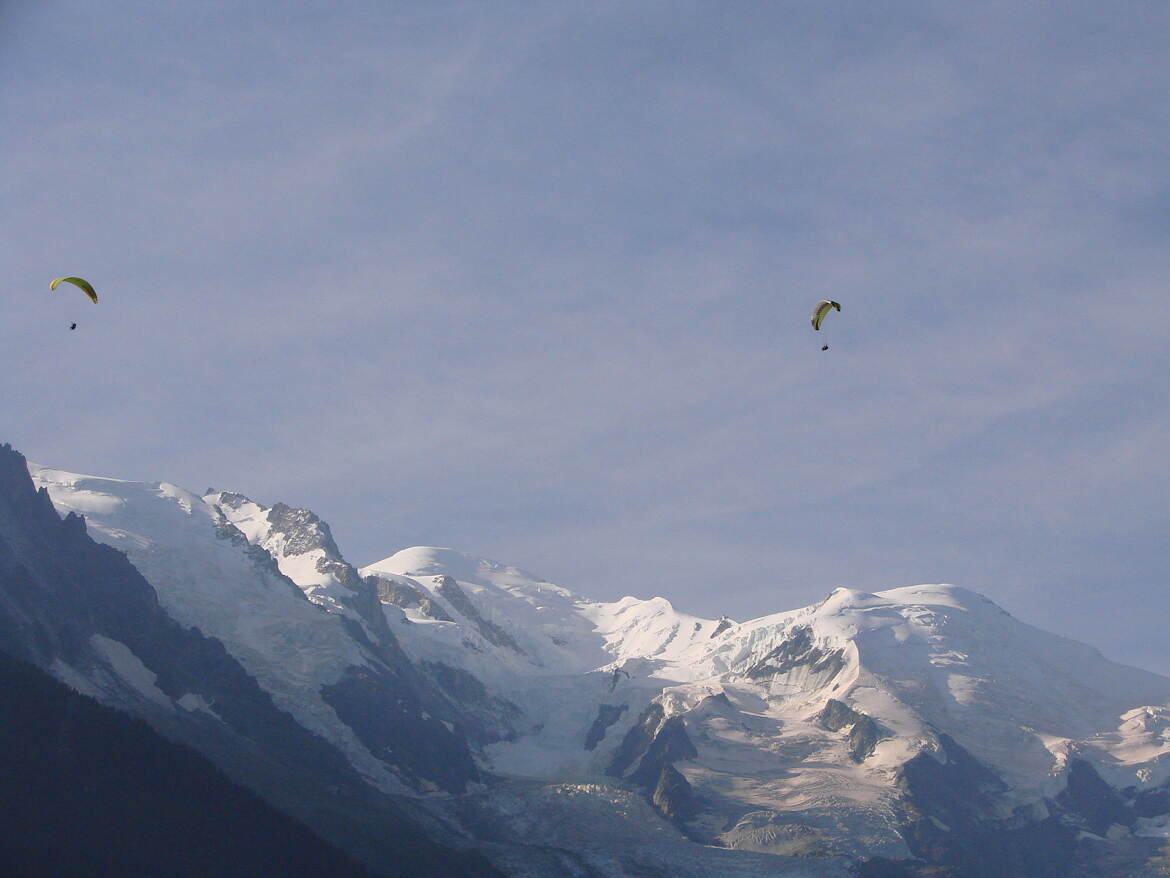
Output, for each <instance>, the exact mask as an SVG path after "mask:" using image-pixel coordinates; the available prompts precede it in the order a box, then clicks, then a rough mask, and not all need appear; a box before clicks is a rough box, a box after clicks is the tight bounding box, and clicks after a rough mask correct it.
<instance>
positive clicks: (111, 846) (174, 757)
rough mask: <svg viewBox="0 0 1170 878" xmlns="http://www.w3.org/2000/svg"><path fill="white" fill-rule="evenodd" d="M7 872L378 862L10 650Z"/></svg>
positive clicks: (252, 871) (349, 871)
mask: <svg viewBox="0 0 1170 878" xmlns="http://www.w3.org/2000/svg"><path fill="white" fill-rule="evenodd" d="M0 874H3V875H5V876H12V878H16V876H30V878H31V876H60V875H91V876H102V875H119V876H121V875H144V874H149V875H153V876H160V878H162V876H174V878H186V876H206V875H217V876H236V875H238V876H241V878H242V876H255V875H269V876H285V875H287V876H294V875H298V876H299V875H327V876H338V878H342V876H364V878H369V876H370V875H371V874H372V873H370V872H369V871H367V870H366V869H365V868H364V867H363V866H360V865H359V864H358V863H356V862H355V861H354V860H352V859H350V858H349V857H347V856H346V855H345V854H343V853H341V852H340V851H339V850H337V849H336V848H333V847H331V846H330V845H328V844H326V843H325V842H324V841H322V840H321V839H320V838H318V837H317V836H316V835H314V834H313V833H311V832H310V831H309V830H308V829H307V828H305V827H304V826H303V825H302V824H300V823H298V822H296V821H295V820H293V819H292V818H290V817H287V816H286V815H284V814H282V813H280V812H279V811H276V810H275V809H274V808H272V807H271V806H270V805H268V804H267V803H266V802H264V801H263V800H262V799H260V798H259V797H258V796H256V795H254V794H253V793H250V792H248V791H247V790H245V789H243V788H242V787H240V786H237V785H236V784H234V783H232V782H231V781H230V780H228V778H227V777H226V776H224V775H223V774H222V773H221V772H220V771H219V770H218V769H217V768H216V767H215V766H214V765H212V764H211V763H210V762H208V761H207V760H206V759H204V758H203V757H202V756H200V755H199V754H198V753H196V752H195V751H193V750H190V749H189V748H187V747H183V746H180V745H178V744H173V743H171V742H170V741H167V740H166V739H165V738H163V737H162V736H160V735H159V734H158V733H156V732H155V731H153V730H152V729H151V728H150V727H149V726H147V725H146V724H145V723H143V722H141V721H139V720H135V719H133V718H131V717H129V716H126V715H125V714H122V713H119V712H118V711H115V710H112V709H110V708H107V707H103V706H102V705H100V704H98V703H97V702H96V701H94V700H93V699H91V698H88V697H86V696H84V695H79V694H77V693H75V692H73V691H72V690H70V689H69V688H67V687H66V686H64V685H63V684H61V683H59V682H57V681H56V680H54V679H53V678H52V677H50V676H49V675H48V674H46V673H44V672H43V671H41V670H39V669H37V668H35V667H33V666H32V665H28V664H26V663H24V662H20V661H17V660H16V659H13V658H11V657H9V656H8V655H6V654H4V653H0Z"/></svg>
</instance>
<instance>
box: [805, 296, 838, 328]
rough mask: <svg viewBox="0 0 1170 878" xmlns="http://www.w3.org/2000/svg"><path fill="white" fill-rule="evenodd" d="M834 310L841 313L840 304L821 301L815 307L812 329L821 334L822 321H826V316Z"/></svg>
mask: <svg viewBox="0 0 1170 878" xmlns="http://www.w3.org/2000/svg"><path fill="white" fill-rule="evenodd" d="M834 308H836V309H837V310H838V311H840V310H841V305H840V304H839V303H838V302H830V301H829V300H828V299H821V300H820V301H819V302H817V304H816V305H815V306H814V307H813V312H812V327H813V329H815V330H817V331H818V332H819V331H820V328H821V321H822V320H824V319H825V315H826V314H828V313H829V312H830V311H832V310H833V309H834Z"/></svg>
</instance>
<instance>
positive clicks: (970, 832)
mask: <svg viewBox="0 0 1170 878" xmlns="http://www.w3.org/2000/svg"><path fill="white" fill-rule="evenodd" d="M29 471H30V473H31V475H32V478H33V480H34V482H35V483H36V484H37V485H38V486H39V487H41V488H43V489H45V490H46V491H47V493H48V495H49V497H51V499H52V502H53V504H54V505H55V506H56V508H57V510H58V511H59V512H60V513H62V514H65V513H69V512H73V513H77V514H79V515H82V516H84V517H85V520H86V524H87V527H88V530H89V533H90V535H91V536H92V537H93V538H94V539H96V540H99V541H101V542H105V543H107V544H109V545H111V546H114V547H115V548H118V549H120V550H122V551H124V552H125V553H126V555H127V557H128V558H129V560H130V561H131V562H132V563H133V564H134V566H135V567H136V568H137V569H138V570H139V571H141V573H142V575H143V576H144V577H145V578H146V580H147V581H149V582H150V584H151V585H152V586H153V587H154V589H155V591H156V592H157V594H158V601H159V604H160V606H161V607H162V608H163V609H164V610H165V611H166V612H167V613H169V614H170V615H171V616H172V617H173V618H174V619H176V620H178V622H179V623H181V624H182V625H184V626H190V627H195V628H198V629H199V631H201V632H202V633H203V634H205V635H207V636H209V637H213V638H215V639H217V640H219V641H220V642H221V643H222V644H223V645H224V647H225V648H226V650H227V651H228V653H230V654H231V655H232V656H233V657H234V658H235V659H236V660H238V662H239V663H240V665H241V666H242V667H243V668H244V669H245V670H246V671H247V672H248V674H250V675H251V676H252V677H253V678H254V679H255V680H256V681H257V683H258V684H259V685H260V687H261V688H262V689H263V690H264V691H265V692H266V693H268V695H269V696H270V697H271V699H272V701H273V702H274V703H275V704H276V705H277V706H278V707H280V708H281V709H282V710H284V711H286V712H287V713H288V714H289V715H291V716H292V717H293V718H294V719H295V720H296V721H297V723H299V724H300V725H301V726H302V727H303V728H305V729H307V730H309V731H311V732H312V733H314V734H315V735H317V736H319V737H320V738H322V739H323V740H325V741H327V742H328V743H329V744H330V745H331V746H332V747H333V748H335V749H336V750H337V751H338V752H340V753H341V754H343V755H344V758H345V759H346V760H347V761H348V763H349V764H350V766H352V768H353V769H354V770H355V771H356V772H357V773H358V774H360V775H361V776H362V777H364V778H365V779H366V780H367V782H368V783H370V784H371V785H373V786H374V787H376V788H378V789H379V790H381V791H383V792H385V793H388V794H396V795H407V796H411V797H414V798H415V799H416V800H417V802H418V803H419V804H418V807H419V808H420V809H422V810H420V812H419V813H420V814H429V815H433V817H434V819H435V821H436V822H435V827H436V828H435V830H434V831H435V832H436V833H437V834H443V833H446V834H447V835H448V836H449V837H455V836H458V837H459V838H460V839H462V840H463V842H462V843H468V844H470V843H474V844H476V845H478V846H479V847H480V848H481V849H482V850H484V851H485V852H486V853H487V854H488V856H489V857H491V858H492V859H493V860H494V861H495V863H496V865H497V866H499V867H500V868H501V869H502V870H503V871H505V872H508V873H510V874H515V875H542V876H544V875H558V874H564V875H633V874H639V875H641V874H663V875H714V874H720V875H802V874H807V875H835V874H841V875H844V874H846V873H847V870H848V869H849V868H851V866H852V865H853V864H856V863H858V862H861V861H865V860H868V861H869V862H870V865H869V866H868V867H865V868H871V869H877V868H879V866H880V868H891V869H901V870H903V871H901V872H898V871H893V872H885V873H881V874H918V872H916V871H915V870H917V869H919V868H921V869H926V868H928V866H927V865H923V864H931V863H933V864H936V865H938V867H939V868H949V869H952V870H955V871H953V872H951V873H950V874H955V875H972V876H973V875H997V876H999V875H1003V876H1008V875H1021V876H1024V875H1027V876H1032V875H1037V876H1039V875H1064V874H1069V875H1071V874H1076V872H1075V871H1074V870H1075V869H1079V868H1085V869H1092V868H1097V867H1098V866H1099V864H1100V863H1101V862H1104V859H1103V858H1111V859H1109V862H1112V863H1124V864H1126V865H1125V868H1127V869H1129V870H1130V871H1127V872H1118V873H1117V874H1133V875H1141V874H1146V873H1145V872H1142V871H1139V870H1142V869H1153V868H1154V866H1152V865H1149V864H1150V863H1153V862H1155V860H1156V858H1157V856H1160V854H1159V850H1160V849H1161V847H1162V846H1164V845H1166V844H1167V840H1168V839H1170V828H1168V826H1170V755H1168V754H1170V679H1167V678H1164V677H1160V676H1158V675H1155V674H1151V673H1147V672H1145V671H1141V670H1138V669H1135V668H1129V667H1124V666H1121V665H1117V664H1115V663H1113V662H1110V661H1108V660H1107V659H1105V658H1104V657H1102V656H1101V655H1100V654H1099V653H1098V652H1097V651H1096V650H1094V649H1092V648H1090V647H1087V646H1084V645H1082V644H1079V643H1076V642H1073V641H1070V640H1067V639H1065V638H1061V637H1057V636H1054V635H1051V634H1048V633H1045V632H1043V631H1041V630H1039V629H1037V628H1034V627H1032V626H1029V625H1027V624H1025V623H1023V622H1020V621H1019V620H1017V619H1015V618H1013V617H1012V616H1010V615H1009V614H1008V613H1006V612H1005V611H1003V610H1002V609H1000V608H999V607H997V606H996V605H995V604H994V603H992V602H991V601H989V600H987V599H986V598H984V597H982V596H981V595H979V594H977V593H975V592H972V591H969V590H967V589H963V588H960V587H957V586H952V585H917V586H908V587H905V588H897V589H892V590H890V591H885V592H881V593H878V594H868V593H864V592H857V591H851V590H848V589H837V590H836V591H834V592H833V593H831V594H830V595H828V596H827V597H826V598H825V599H824V600H823V601H821V602H820V603H818V604H817V605H815V606H811V607H806V608H803V609H799V610H794V611H790V612H784V613H778V614H776V615H772V616H766V617H763V618H760V619H754V620H750V621H744V622H736V621H733V620H731V619H727V618H723V619H702V618H698V617H695V616H691V615H688V614H686V613H683V612H680V611H678V610H676V609H675V608H674V607H673V606H672V605H671V604H670V602H669V601H668V600H666V599H665V598H662V597H653V598H650V599H639V598H634V597H626V598H623V599H621V600H619V601H614V602H599V601H593V600H589V599H588V598H585V597H583V596H580V595H577V594H575V593H573V592H571V591H569V590H568V589H565V588H563V587H560V586H558V585H554V584H553V583H549V582H546V581H544V580H542V579H540V578H539V577H537V576H534V575H532V574H529V573H526V572H525V571H523V570H521V569H519V568H517V567H513V566H508V565H504V564H499V563H496V562H492V561H487V560H482V559H476V558H472V557H470V556H468V555H465V554H462V553H460V552H458V551H455V550H452V549H444V548H427V547H415V548H408V549H403V550H401V551H398V552H396V553H394V554H392V555H390V556H389V557H387V558H385V559H384V560H382V561H379V562H377V563H374V564H371V565H369V566H367V567H364V568H361V569H360V570H359V569H355V568H354V567H352V566H351V565H350V564H349V563H348V562H347V561H346V560H345V559H344V558H343V557H342V556H341V553H340V551H339V550H338V548H337V545H336V543H335V542H334V540H333V537H332V535H331V534H330V532H329V528H328V526H327V525H326V524H325V523H324V522H322V521H321V520H320V519H319V518H317V516H315V515H313V514H312V513H311V512H309V511H308V510H302V509H292V508H289V507H287V506H283V505H281V504H276V505H274V506H271V507H268V506H265V505H263V504H260V503H257V502H255V501H253V500H250V499H248V498H246V497H243V496H242V495H239V494H233V493H225V492H209V493H207V494H204V495H196V494H193V493H191V492H188V491H185V490H183V489H181V488H177V487H176V486H173V485H168V484H166V483H155V484H148V483H136V482H125V481H119V480H115V479H107V478H99V477H95V476H83V475H78V474H74V473H69V472H65V471H62V470H56V469H49V468H45V467H40V466H35V465H31V464H30V466H29ZM108 648H109V649H110V650H112V651H113V652H115V653H117V654H118V655H119V656H120V658H119V659H118V660H117V661H115V660H114V659H111V664H112V665H113V666H114V667H115V668H118V667H120V668H122V669H123V670H124V671H125V678H126V682H125V685H129V686H139V687H142V686H145V685H146V683H145V682H144V680H145V678H144V676H143V675H142V673H141V672H140V671H136V672H135V671H132V668H137V665H136V664H135V658H136V657H135V656H134V655H133V654H131V655H129V656H126V655H123V653H122V651H121V649H122V648H121V647H119V646H111V647H108ZM119 662H120V663H121V664H119ZM139 664H141V662H139ZM59 671H60V673H59V675H60V676H62V677H63V678H65V679H69V680H70V682H73V683H74V684H75V685H77V686H78V687H81V688H83V687H85V686H87V685H89V686H90V688H95V687H94V686H93V685H92V683H90V682H88V681H87V678H86V676H85V673H84V670H78V669H66V668H65V667H64V666H62V667H61V668H60V669H59ZM104 672H105V673H106V674H109V672H110V671H109V668H108V667H107V669H106V670H105V671H104ZM97 688H100V687H97ZM887 860H889V861H898V863H899V865H896V866H894V865H890V864H889V863H887V862H886V861H887ZM932 868H933V867H932ZM871 874H879V873H878V872H877V871H874V872H872V873H871ZM922 874H926V872H922ZM931 874H939V873H937V872H936V873H931ZM941 874H947V873H945V872H943V873H941ZM1087 874H1088V873H1087ZM1097 874H1109V873H1103V872H1097ZM1148 874H1151V875H1153V874H1156V873H1155V872H1153V871H1150V872H1149V873H1148Z"/></svg>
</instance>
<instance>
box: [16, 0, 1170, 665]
mask: <svg viewBox="0 0 1170 878" xmlns="http://www.w3.org/2000/svg"><path fill="white" fill-rule="evenodd" d="M9 21H10V24H11V27H8V28H6V29H5V30H6V32H7V35H6V36H5V43H4V48H5V52H4V57H3V59H0V70H2V72H3V77H2V78H0V82H2V84H0V112H3V114H4V117H5V119H11V120H17V124H9V125H6V126H5V127H4V130H3V131H0V151H2V152H3V158H4V163H5V168H6V173H5V175H3V179H0V197H2V198H3V200H4V203H5V206H6V210H5V211H4V212H3V214H2V215H0V235H2V236H3V239H4V240H5V242H6V246H7V248H8V249H7V252H6V259H5V266H6V268H5V276H4V277H3V278H2V279H0V281H2V283H3V297H4V298H3V301H4V304H5V317H4V321H3V324H2V325H0V369H2V371H3V373H4V375H5V376H6V382H7V384H6V388H5V390H6V392H5V394H4V395H3V401H2V402H0V424H3V426H4V428H5V431H4V435H3V436H0V439H3V440H5V441H11V442H13V443H15V444H16V445H17V447H19V448H21V450H23V451H25V452H26V453H27V454H29V455H30V456H31V457H33V458H34V459H37V460H40V461H41V462H44V463H46V464H50V465H54V466H63V467H70V468H75V469H80V470H88V471H91V472H97V473H101V474H106V475H112V476H120V477H126V478H140V479H167V480H170V481H176V482H180V483H183V484H185V485H187V486H188V487H191V488H193V489H196V490H199V489H202V488H203V487H204V486H205V485H206V484H207V483H209V482H210V483H212V484H214V485H215V486H216V487H219V488H225V489H227V488H230V489H235V490H241V491H244V492H245V493H249V494H252V495H254V496H256V497H257V499H260V500H263V501H266V502H275V501H278V500H279V501H284V502H289V503H298V504H304V505H308V506H311V507H312V508H314V509H315V510H316V511H317V512H319V513H320V514H321V515H323V516H324V517H325V518H326V519H327V520H329V521H330V523H331V524H332V526H333V530H334V533H335V534H336V536H337V538H338V540H339V542H340V543H341V545H342V548H343V549H344V550H345V551H346V553H347V554H348V555H349V556H350V557H351V558H352V560H354V561H355V562H357V563H368V562H370V561H372V560H374V559H376V558H379V557H382V556H384V555H387V554H390V553H391V552H392V551H394V550H396V549H398V548H401V547H402V546H405V545H410V544H414V543H420V542H422V543H441V544H446V545H453V546H456V547H459V548H461V549H464V550H466V551H471V552H479V553H483V554H487V555H491V556H495V557H500V558H502V559H503V560H507V561H511V562H515V563H519V564H521V565H523V566H525V567H528V568H531V569H535V570H537V572H539V573H540V574H542V575H545V576H548V577H550V578H555V579H559V580H561V581H564V582H565V583H566V584H567V585H570V586H572V587H574V588H577V589H579V590H580V591H582V592H584V593H587V594H592V595H596V596H598V597H615V596H618V595H620V594H623V593H627V592H632V593H636V594H649V593H659V594H663V595H665V596H667V597H669V598H670V599H671V600H673V601H674V602H675V603H676V604H677V605H679V606H680V607H683V608H685V609H687V610H690V611H693V612H697V613H701V614H707V615H717V614H719V613H722V612H728V613H731V614H733V615H737V616H739V617H745V616H749V615H758V614H763V613H767V612H772V611H775V610H778V609H783V608H787V607H792V606H796V605H799V604H802V603H807V602H811V601H814V600H817V599H819V598H820V597H822V596H823V593H824V592H825V591H826V590H827V589H829V588H832V587H835V586H837V585H849V586H853V587H858V588H869V589H876V588H883V587H891V586H899V585H905V584H908V583H910V582H913V581H922V580H928V579H948V580H952V581H957V582H959V583H960V584H963V585H966V586H969V587H972V588H976V589H978V590H981V591H984V592H986V593H987V594H988V595H989V596H991V597H992V598H994V599H997V600H1000V601H1002V602H1003V603H1004V604H1005V605H1006V606H1008V608H1009V609H1012V610H1013V611H1016V612H1019V613H1020V614H1021V615H1023V616H1024V617H1025V618H1028V619H1030V620H1032V621H1036V622H1038V623H1040V624H1047V625H1048V626H1049V627H1052V628H1054V629H1056V630H1059V631H1062V632H1065V633H1071V634H1073V635H1075V636H1079V637H1082V638H1084V639H1088V640H1090V641H1091V642H1093V643H1095V644H1096V645H1099V646H1101V647H1103V648H1104V649H1105V650H1106V651H1107V652H1109V653H1110V654H1111V655H1115V656H1117V657H1119V658H1122V659H1127V660H1130V661H1136V662H1141V663H1144V664H1146V665H1147V666H1150V667H1157V668H1161V669H1163V670H1167V669H1170V664H1167V662H1168V661H1170V659H1167V658H1166V657H1165V656H1164V655H1162V654H1161V653H1159V652H1158V651H1157V649H1155V648H1154V647H1149V648H1146V647H1144V646H1141V645H1140V644H1141V643H1142V642H1143V641H1150V638H1151V637H1152V632H1153V626H1154V625H1155V622H1154V621H1152V620H1156V619H1157V618H1159V617H1164V615H1165V613H1166V612H1167V611H1170V597H1168V596H1167V594H1168V593H1167V591H1166V588H1165V586H1166V584H1167V568H1166V562H1165V558H1164V555H1165V553H1164V548H1163V547H1164V545H1165V542H1166V537H1167V536H1170V534H1168V533H1167V529H1166V520H1165V517H1164V516H1163V515H1161V514H1160V509H1161V506H1162V500H1161V493H1162V491H1163V489H1162V488H1161V487H1160V485H1164V484H1165V481H1166V479H1165V477H1166V475H1167V472H1166V464H1165V447H1166V445H1167V439H1168V438H1170V437H1167V424H1166V421H1165V415H1164V412H1165V411H1166V402H1167V398H1168V397H1170V379H1168V378H1167V374H1166V370H1165V363H1166V362H1170V346H1168V345H1170V343H1168V342H1167V338H1170V313H1168V310H1167V308H1166V306H1165V301H1166V298H1165V292H1164V291H1165V287H1166V283H1165V279H1166V277H1167V276H1170V248H1168V247H1167V246H1166V244H1167V237H1168V236H1170V207H1168V205H1170V171H1167V168H1170V161H1167V160H1168V159H1170V134H1168V132H1170V125H1167V124H1166V123H1167V122H1168V121H1170V120H1168V119H1167V112H1168V111H1167V107H1166V105H1165V101H1164V95H1165V93H1166V91H1167V87H1168V86H1170V73H1167V72H1166V71H1165V69H1164V67H1165V65H1164V64H1162V63H1161V61H1160V58H1161V54H1162V53H1163V52H1164V46H1163V45H1162V40H1161V39H1160V38H1159V37H1158V35H1159V34H1164V33H1165V28H1166V25H1167V24H1170V12H1168V11H1167V10H1166V9H1164V8H1163V7H1162V6H1161V5H1159V4H1154V3H1132V4H1127V5H1126V7H1125V9H1124V10H1123V12H1122V13H1118V12H1117V11H1116V10H1112V9H1106V8H1104V7H1100V6H1097V5H1094V4H1079V3H1068V4H1051V5H1049V4H1039V5H1033V6H1028V7H1026V8H1023V7H1020V6H1019V4H1009V3H1005V4H991V5H983V6H981V7H980V8H979V9H978V10H976V9H974V8H972V7H969V6H965V5H962V4H958V3H944V4H919V3H898V4H891V5H887V6H883V7H882V8H881V9H877V8H875V7H867V8H865V9H859V8H857V7H856V6H849V5H845V4H818V5H817V6H816V7H800V8H796V7H793V8H767V9H765V8H762V7H759V6H758V5H753V4H724V5H721V6H718V7H714V6H711V5H709V4H690V5H680V4H677V3H670V4H666V3H650V2H647V3H639V4H626V3H621V4H618V3H614V4H591V5H590V6H588V7H565V6H563V5H561V4H552V3H549V4H543V3H538V4H493V5H492V7H491V8H490V9H487V8H480V7H479V6H477V5H474V4H461V3H454V4H444V3H436V4H427V6H426V7H425V8H424V7H411V6H409V5H405V6H401V7H387V6H386V5H385V4H362V3H356V4H347V5H346V6H344V7H340V8H339V7H337V6H336V5H334V4H317V3H311V2H297V3H291V4H260V5H258V6H254V7H249V8H248V9H239V8H237V7H236V6H235V5H233V4H223V5H217V4H211V5H206V6H201V7H199V8H198V9H195V8H192V9H187V10H181V11H176V10H170V11H163V10H159V9H155V8H154V7H150V6H139V5H134V4H124V5H119V4H115V5H114V6H112V7H110V6H106V7H103V8H102V9H100V10H99V9H97V8H94V7H87V6H84V5H83V4H71V3H48V4H35V5H28V4H26V5H24V6H21V7H20V8H19V11H18V14H17V13H13V14H12V15H11V16H10V19H9ZM46 45H52V46H54V47H55V51H54V53H53V54H52V57H50V58H48V59H46V57H45V52H44V47H45V46H46ZM64 272H70V273H74V272H75V273H78V274H83V275H85V276H88V277H91V278H92V279H93V280H94V281H95V283H97V284H98V286H99V289H100V291H101V292H102V293H104V295H103V301H102V303H101V305H100V307H99V308H92V306H89V305H88V304H86V305H85V307H86V308H89V309H90V310H88V311H87V310H85V309H84V308H81V304H84V303H79V304H78V305H77V306H76V307H73V306H71V305H69V304H68V303H66V302H65V301H64V300H62V299H60V298H56V299H54V298H50V297H49V296H50V294H48V293H47V291H46V290H44V289H42V288H43V287H44V285H45V284H46V283H47V281H48V279H49V278H50V277H52V276H55V275H57V274H60V273H64ZM822 297H828V298H833V299H837V300H839V301H841V302H842V303H843V305H844V310H843V311H842V313H841V314H834V315H832V319H831V321H830V322H829V324H828V325H827V326H826V330H825V332H824V333H823V334H822V335H823V338H822V337H820V336H817V335H815V334H814V333H812V332H811V329H810V327H809V326H808V311H809V310H810V308H811V305H812V303H813V302H815V301H816V300H817V299H819V298H822ZM75 315H77V316H75ZM73 319H77V320H78V321H79V323H80V327H79V331H78V332H76V333H70V332H68V331H66V332H65V333H62V332H61V331H60V330H61V329H62V328H63V327H66V326H68V323H69V322H70V321H71V320H73ZM824 342H827V343H829V344H830V350H829V351H827V352H825V353H822V352H821V351H820V350H819V347H820V344H821V343H824ZM1119 584H1120V585H1119ZM1119 588H1120V589H1121V591H1119ZM1030 614H1031V615H1030ZM1038 614H1043V615H1044V616H1045V618H1040V617H1039V615H1038ZM1106 616H1108V618H1109V620H1110V621H1109V623H1108V626H1106V625H1105V624H1104V623H1103V622H1102V621H1101V620H1102V618H1104V617H1106ZM1095 632H1100V633H1099V635H1098V634H1096V633H1095ZM1151 642H1153V641H1151Z"/></svg>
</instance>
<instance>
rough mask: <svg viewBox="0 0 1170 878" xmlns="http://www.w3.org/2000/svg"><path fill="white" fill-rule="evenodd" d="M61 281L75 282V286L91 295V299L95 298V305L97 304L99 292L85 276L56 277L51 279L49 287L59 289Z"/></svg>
mask: <svg viewBox="0 0 1170 878" xmlns="http://www.w3.org/2000/svg"><path fill="white" fill-rule="evenodd" d="M59 283H70V284H73V285H74V286H75V287H77V288H78V289H80V290H81V291H82V292H83V293H85V294H86V295H87V296H89V298H90V299H91V300H93V303H94V304H95V305H96V304H97V293H96V292H94V289H93V286H92V285H91V284H90V282H89V281H87V280H86V279H85V278H83V277H55V278H53V279H52V280H51V281H49V289H50V290H55V289H57V284H59Z"/></svg>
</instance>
